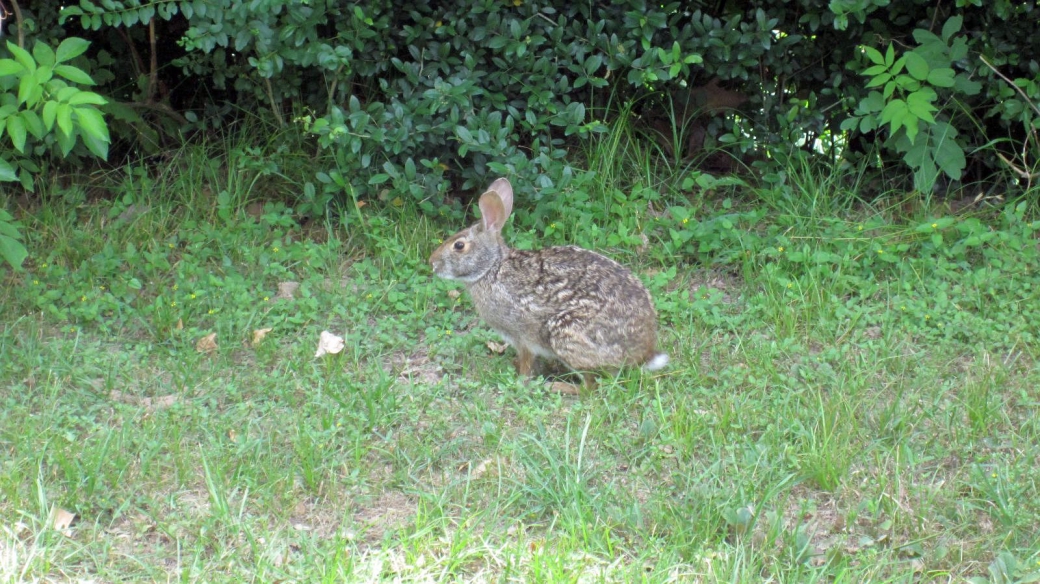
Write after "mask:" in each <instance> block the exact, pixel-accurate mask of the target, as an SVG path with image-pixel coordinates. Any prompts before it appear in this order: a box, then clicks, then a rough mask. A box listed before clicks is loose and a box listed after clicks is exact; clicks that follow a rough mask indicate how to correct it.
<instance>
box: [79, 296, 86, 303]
mask: <svg viewBox="0 0 1040 584" xmlns="http://www.w3.org/2000/svg"><path fill="white" fill-rule="evenodd" d="M79 301H80V302H86V301H87V297H86V296H80V298H79Z"/></svg>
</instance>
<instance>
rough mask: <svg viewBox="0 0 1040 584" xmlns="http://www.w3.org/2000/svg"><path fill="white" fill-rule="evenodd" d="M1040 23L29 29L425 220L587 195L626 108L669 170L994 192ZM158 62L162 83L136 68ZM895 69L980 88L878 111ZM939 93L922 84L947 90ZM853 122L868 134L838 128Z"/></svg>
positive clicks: (683, 13)
mask: <svg viewBox="0 0 1040 584" xmlns="http://www.w3.org/2000/svg"><path fill="white" fill-rule="evenodd" d="M59 5H60V3H58V2H57V0H41V2H37V3H34V6H33V8H34V9H35V10H37V11H38V12H36V13H34V15H31V17H32V18H38V19H41V20H42V19H45V18H46V17H48V15H57V14H59V10H58V9H57V7H58V6H59ZM1033 10H1035V9H1034V8H1032V7H1031V4H1030V3H1010V2H1007V1H1002V2H999V3H997V5H995V6H985V7H984V6H982V4H981V2H977V1H974V0H973V1H961V2H958V3H956V5H955V6H954V5H935V4H934V3H920V2H912V3H890V2H888V1H887V0H855V1H853V0H842V1H840V2H831V3H829V4H827V5H826V6H825V7H824V6H821V5H819V4H818V3H812V2H808V1H807V0H800V1H799V2H795V3H793V4H792V3H791V2H787V1H781V0H760V1H758V2H754V3H751V4H726V5H723V6H719V5H717V4H714V3H713V4H707V3H700V2H671V3H666V4H653V3H647V2H645V1H641V0H624V1H620V2H612V3H594V4H588V3H576V4H575V3H564V2H529V1H526V0H513V1H512V2H500V1H497V0H495V1H491V0H466V1H464V2H461V3H448V4H442V3H436V2H433V3H431V2H412V3H407V4H400V3H395V2H391V1H390V0H368V1H367V2H361V3H350V4H345V3H339V2H331V1H328V0H325V1H319V2H314V3H308V4H299V3H288V2H285V1H284V0H256V1H254V2H249V3H241V2H233V1H231V0H220V1H208V0H184V1H168V2H159V3H151V2H142V1H141V0H105V1H104V2H100V3H94V2H93V1H92V0H80V3H79V5H78V6H68V7H65V8H64V9H63V10H61V11H60V15H61V19H62V23H61V24H60V25H59V26H42V25H41V24H42V23H37V24H36V25H35V28H34V29H33V30H35V31H39V32H38V33H37V34H40V35H41V36H47V35H57V34H60V30H61V27H64V28H65V29H75V28H77V25H78V26H80V27H82V28H84V29H86V31H87V32H86V33H85V34H88V35H91V38H92V39H94V40H96V41H97V42H99V43H100V44H101V48H102V50H100V51H99V52H98V53H97V57H96V61H97V63H96V64H97V66H98V67H99V69H105V68H106V66H105V65H104V64H103V63H102V61H104V59H105V58H111V56H112V55H128V56H126V57H123V59H125V60H127V61H130V62H129V63H127V64H123V65H124V66H122V67H119V66H118V65H120V64H121V63H117V66H113V67H107V68H108V69H109V70H110V71H117V70H118V71H132V72H133V73H134V74H135V75H136V76H137V79H136V83H129V84H128V83H126V80H125V78H119V77H120V76H118V75H113V76H112V79H111V80H110V81H109V82H108V85H107V86H106V89H108V90H109V91H110V94H111V95H117V96H118V100H120V101H123V100H128V101H134V102H136V105H145V106H147V107H148V108H150V111H156V112H159V113H158V114H157V115H166V116H173V115H181V113H182V112H183V114H184V121H185V123H184V124H180V125H179V126H178V127H181V128H194V129H205V128H208V127H212V126H213V125H214V124H218V123H220V120H221V119H222V118H221V116H226V115H229V114H234V113H235V111H236V110H234V109H229V108H227V107H226V104H227V103H228V102H233V103H235V104H237V106H238V107H239V108H242V109H241V110H239V111H246V112H249V113H255V112H260V111H267V112H270V115H271V116H272V117H273V118H275V119H277V120H279V121H280V122H281V123H284V124H290V123H299V124H301V125H302V127H303V128H305V129H306V130H307V131H309V132H311V133H313V134H314V135H315V136H316V137H317V139H318V141H319V143H320V145H321V146H322V147H324V148H327V149H329V151H330V152H331V153H332V157H331V162H330V164H329V166H330V167H329V168H328V169H327V170H326V171H325V172H323V173H321V174H319V175H318V176H316V177H315V179H316V180H315V182H312V184H311V185H310V186H309V187H308V192H312V191H313V192H315V193H316V194H317V196H318V197H319V198H320V199H321V201H325V202H327V201H328V200H330V199H331V198H333V197H344V196H346V197H349V198H351V199H358V198H370V197H373V196H377V195H379V194H380V193H381V192H382V191H383V190H384V189H392V190H394V191H396V192H400V193H407V194H408V195H410V196H411V197H413V198H414V199H415V200H416V201H418V202H419V203H420V204H421V205H422V206H423V207H424V208H425V209H427V210H428V211H434V210H437V209H440V208H441V203H442V202H443V201H445V200H446V199H448V193H449V191H450V190H451V189H452V188H454V189H462V190H467V189H476V188H482V187H483V185H484V184H485V183H486V182H487V180H488V178H489V177H488V176H487V175H489V174H495V175H498V174H510V175H513V176H514V177H516V178H518V180H517V181H516V183H517V187H518V192H519V194H520V195H521V196H524V195H526V196H534V195H533V193H534V191H535V190H536V189H538V190H539V193H540V195H541V196H542V197H549V198H552V197H555V196H557V195H558V194H560V193H566V192H567V191H568V190H569V189H571V188H574V186H573V182H572V180H573V177H574V175H575V174H576V173H577V172H578V169H576V168H574V167H573V165H581V166H592V164H589V163H588V162H587V161H582V160H580V159H577V158H576V157H575V156H574V152H576V151H577V150H579V149H578V148H576V146H578V145H579V143H580V141H581V140H582V139H583V138H586V137H587V136H588V135H589V134H590V133H594V132H598V131H601V130H602V128H603V125H602V124H603V122H607V121H610V119H611V116H613V115H614V114H615V113H616V112H618V111H621V110H624V109H625V108H627V107H630V106H631V105H632V104H638V107H637V108H636V112H635V113H636V118H637V120H638V121H639V123H640V124H642V130H643V131H645V132H646V134H647V135H648V136H650V139H651V140H653V141H657V142H658V143H660V144H662V145H663V146H662V148H661V151H662V152H663V153H665V154H670V155H672V156H675V157H677V158H680V159H684V158H685V159H689V158H693V159H697V160H701V161H702V163H703V164H704V165H708V166H721V167H722V169H723V170H726V169H730V170H732V169H733V168H740V167H741V164H735V165H734V164H732V163H726V161H725V160H724V159H719V158H718V157H711V156H706V154H707V153H710V152H713V151H716V150H718V149H720V148H725V149H726V150H728V152H729V154H730V156H731V157H733V158H735V159H737V161H738V162H741V163H743V164H747V163H750V162H752V161H757V163H758V164H764V165H770V164H772V162H771V160H772V159H773V157H774V155H775V153H776V152H778V151H791V150H801V151H804V152H807V153H814V154H815V155H822V156H824V157H827V158H830V159H835V158H837V157H841V156H852V157H856V156H861V155H868V154H871V153H872V152H875V147H876V146H878V145H880V144H883V145H884V146H885V147H886V148H888V149H890V150H892V151H893V152H895V153H897V154H899V155H900V156H903V157H904V159H905V160H906V162H908V163H909V164H910V165H911V166H913V168H915V169H916V170H917V171H919V172H918V175H919V177H920V176H923V175H924V174H927V173H926V172H925V171H928V170H931V167H930V166H929V162H930V163H931V164H932V165H933V166H937V169H936V173H937V172H938V169H942V170H943V171H945V172H946V173H947V174H948V175H949V176H950V177H951V178H961V176H960V175H963V173H964V172H971V173H972V174H973V176H975V177H984V176H987V175H988V174H990V173H992V172H993V171H996V170H1000V169H1002V168H1003V167H1004V166H1005V162H1004V161H1003V160H1002V159H1001V156H1004V158H1008V157H1011V159H1014V160H1017V161H1018V164H1019V166H1020V167H1021V168H1025V167H1027V166H1028V161H1029V160H1035V159H1036V156H1035V155H1036V154H1038V153H1040V152H1038V151H1040V145H1038V144H1037V142H1036V140H1035V134H1034V132H1035V127H1036V125H1037V123H1038V122H1037V121H1036V119H1037V116H1035V115H1034V114H1035V111H1034V110H1033V109H1032V108H1031V107H1030V106H1031V104H1030V103H1029V102H1030V101H1031V100H1033V101H1035V100H1036V99H1037V98H1038V97H1040V94H1038V90H1037V89H1036V87H1037V86H1038V85H1040V84H1038V83H1037V79H1038V78H1037V75H1038V65H1037V62H1036V60H1035V58H1033V57H1032V56H1033V55H1036V54H1040V40H1037V35H1035V34H1033V32H1034V31H1032V30H1031V25H1029V24H1028V23H1029V22H1033V21H1035V18H1032V17H1033V16H1035V15H1034V14H1033V12H1031V11H1033ZM955 19H959V22H961V23H962V26H961V27H960V31H959V32H957V36H956V38H955V39H953V42H954V44H953V45H945V46H947V49H948V50H946V52H945V53H944V52H942V51H933V50H932V49H936V48H938V47H939V45H938V44H936V43H934V42H932V40H930V39H939V40H941V41H942V42H943V43H946V41H949V40H951V38H952V37H951V35H952V34H953V33H952V32H951V31H952V28H944V25H945V26H950V25H949V24H948V23H951V22H954V21H955ZM27 21H28V19H27ZM113 31H119V34H114V33H113ZM67 32H68V31H66V34H67ZM946 33H950V34H946ZM940 34H941V36H940ZM928 35H930V36H928ZM926 36H927V38H925V37H926ZM155 39H159V40H161V41H162V42H157V41H156V40H155ZM922 39H923V40H922ZM172 40H176V41H177V43H178V44H177V46H176V48H175V49H171V48H170V47H172V46H173V45H172V43H171V41H172ZM146 46H147V47H150V51H151V54H150V57H152V58H151V59H148V60H147V61H148V62H149V65H144V63H145V62H146V59H144V58H142V57H140V54H141V53H145V54H148V51H149V49H148V48H146ZM888 46H893V47H911V48H910V49H909V50H908V51H905V53H906V55H902V54H900V55H893V60H892V63H888V62H887V61H884V59H883V61H884V62H883V63H881V64H878V63H876V62H874V61H871V60H870V59H868V58H866V56H868V55H875V56H876V55H877V54H880V51H881V50H883V49H884V50H886V51H887V47H888ZM865 47H871V48H872V49H874V50H876V51H877V52H872V51H867V50H865ZM909 55H916V57H910V56H909ZM979 55H985V56H986V57H987V58H988V59H989V62H990V63H991V64H992V65H993V67H994V69H990V68H988V67H984V66H982V62H981V61H980V60H979V59H978V56H979ZM904 56H905V57H906V59H910V60H911V61H913V62H914V63H915V66H916V65H919V61H918V60H917V57H922V58H924V59H925V61H926V62H927V63H928V64H929V70H930V71H931V70H939V69H942V70H945V69H950V70H953V71H954V72H955V77H956V76H960V77H963V78H964V79H967V80H969V82H970V83H971V84H972V85H973V86H975V85H974V84H978V86H977V87H978V88H979V91H978V92H976V93H974V94H973V93H972V92H971V91H967V90H965V86H960V87H955V88H954V90H953V91H936V98H935V99H931V98H930V95H929V94H927V93H926V92H925V91H924V90H925V88H924V87H923V86H922V88H917V89H915V88H912V87H902V86H899V87H900V88H901V89H900V91H902V92H904V94H898V93H897V92H889V93H884V92H883V93H882V100H881V102H880V103H879V101H878V100H877V99H876V98H875V97H874V96H873V94H872V93H871V91H872V90H873V88H871V87H865V85H866V83H867V81H869V80H870V79H873V78H875V76H876V75H880V74H881V72H880V71H879V70H877V69H870V68H871V67H875V68H876V67H878V66H881V65H883V66H885V67H886V68H887V67H889V66H892V67H894V66H895V64H896V63H897V62H899V61H900V60H901V59H903V57H904ZM875 60H876V59H875ZM902 62H903V63H904V64H905V63H906V61H905V60H903V61H902ZM917 70H918V71H920V70H921V69H920V68H919V67H918V68H917ZM867 71H871V72H870V73H867ZM996 71H1000V73H1001V74H1003V75H1005V76H1007V78H1008V79H1009V80H1011V81H1013V83H1014V84H1015V87H1016V88H1017V89H1016V88H1012V87H1010V86H1009V85H1008V84H1006V83H1004V82H1003V81H998V80H997V73H996ZM860 73H866V75H865V76H861V75H860ZM902 73H903V72H902V71H888V74H890V75H892V76H894V77H899V75H901V74H902ZM910 76H911V77H913V73H910ZM123 77H125V76H123ZM947 78H948V76H947V74H946V73H942V74H936V75H935V76H934V79H929V78H927V77H926V78H925V79H923V80H922V79H915V81H917V82H921V81H926V82H927V84H928V85H931V86H933V87H932V88H933V89H934V88H935V87H938V88H941V89H943V90H947V89H948V88H947V87H945V85H943V84H945V82H946V80H947ZM937 84H938V85H937ZM882 85H884V84H882ZM911 96H916V97H914V100H922V99H923V100H924V102H927V107H923V109H920V110H919V111H918V112H917V113H915V114H914V115H915V116H916V119H918V120H923V122H924V125H923V126H921V127H920V130H921V132H920V134H921V136H922V137H921V140H920V141H917V140H916V138H917V136H915V135H912V134H911V133H909V132H912V130H910V131H909V132H903V133H902V134H901V135H900V130H901V129H906V128H911V127H912V126H906V125H897V126H891V125H889V129H890V130H891V135H890V136H887V137H886V136H881V138H884V140H883V141H881V142H879V141H878V140H879V137H878V135H877V130H878V129H880V128H881V126H882V125H884V124H890V122H891V121H892V118H891V116H890V115H888V114H886V119H887V121H886V120H882V119H880V118H877V119H875V120H874V124H873V125H871V124H870V123H864V122H863V120H865V119H870V118H872V117H875V118H876V116H877V115H878V114H879V112H885V108H886V107H887V108H889V114H890V113H891V112H892V111H893V110H892V109H891V108H893V107H894V108H898V107H899V105H898V103H899V102H900V101H902V102H904V103H909V102H907V99H909V98H910V97H911ZM890 104H896V105H890ZM916 105H918V104H917V103H916V102H915V106H916ZM857 106H859V110H858V112H857V111H856V108H857ZM878 106H880V107H881V109H880V110H879V109H877V107H878ZM735 108H736V109H738V110H739V111H738V112H737V113H736V114H733V113H732V112H733V110H734V109H735ZM929 108H934V111H933V110H932V109H929ZM926 110H927V111H926ZM928 115H930V116H931V117H932V118H934V120H935V124H933V123H932V122H931V121H930V119H929V118H928V117H927V116H928ZM850 116H855V117H856V120H857V121H856V123H855V124H853V123H851V122H850V123H848V124H847V125H846V126H845V130H844V131H843V130H842V129H841V128H840V125H841V123H842V122H843V121H845V120H846V119H848V118H849V117H850ZM922 116H924V117H922ZM878 122H880V123H878ZM142 124H143V121H141V120H139V119H138V120H131V121H129V123H128V124H127V125H126V127H125V128H124V130H129V129H135V132H137V133H138V134H139V133H140V129H141V127H142ZM661 134H663V136H661ZM124 136H125V137H127V139H130V137H131V134H130V133H129V132H127V133H126V134H124ZM901 136H902V137H901ZM943 136H955V138H954V140H953V142H944V140H943ZM998 139H999V141H995V140H998ZM1030 140H1031V141H1030ZM944 144H946V145H945V146H944ZM950 144H952V145H953V146H955V147H956V150H958V151H960V152H962V153H964V154H965V157H966V160H965V161H964V164H963V165H961V164H960V162H959V160H953V158H951V155H950V154H949V152H947V151H944V150H943V149H944V148H946V149H949V148H950V147H951V146H950ZM982 147H985V148H982ZM884 158H886V159H887V157H884ZM961 168H963V169H966V170H958V169H961ZM933 174H934V173H933ZM445 179H447V180H445ZM917 186H918V188H919V189H921V190H926V187H927V186H928V185H927V183H926V182H922V181H921V180H918V181H917ZM319 191H320V192H319Z"/></svg>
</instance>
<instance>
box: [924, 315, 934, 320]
mask: <svg viewBox="0 0 1040 584" xmlns="http://www.w3.org/2000/svg"><path fill="white" fill-rule="evenodd" d="M930 318H932V315H930V314H926V315H924V319H925V320H928V319H930Z"/></svg>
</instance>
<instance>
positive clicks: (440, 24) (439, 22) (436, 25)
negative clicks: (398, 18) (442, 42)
mask: <svg viewBox="0 0 1040 584" xmlns="http://www.w3.org/2000/svg"><path fill="white" fill-rule="evenodd" d="M433 26H435V27H437V28H440V27H442V26H444V23H443V22H441V21H439V20H438V21H437V24H435V25H433ZM445 170H447V169H445Z"/></svg>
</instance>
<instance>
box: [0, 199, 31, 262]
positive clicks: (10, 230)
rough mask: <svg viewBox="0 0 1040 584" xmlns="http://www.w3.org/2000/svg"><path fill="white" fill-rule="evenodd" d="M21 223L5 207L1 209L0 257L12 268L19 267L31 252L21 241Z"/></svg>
mask: <svg viewBox="0 0 1040 584" xmlns="http://www.w3.org/2000/svg"><path fill="white" fill-rule="evenodd" d="M19 227H20V224H19V223H18V222H17V221H15V220H14V217H12V216H11V214H10V213H8V212H7V211H6V210H4V209H0V258H3V259H4V261H5V262H7V264H8V265H9V266H11V267H12V268H19V267H21V265H22V262H24V261H25V258H26V256H28V255H29V252H28V251H27V250H26V249H25V245H24V244H23V243H22V242H21V239H22V233H21V231H20V230H19Z"/></svg>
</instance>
